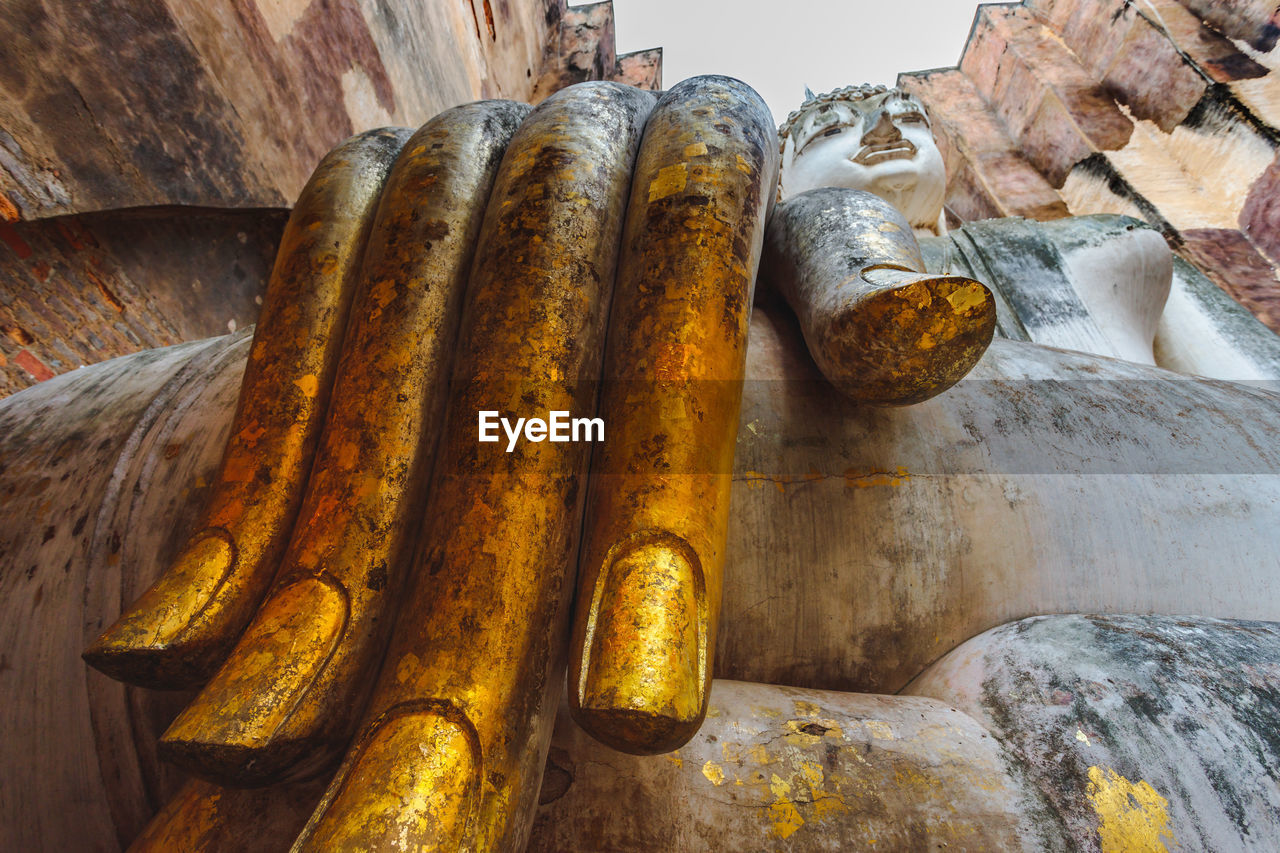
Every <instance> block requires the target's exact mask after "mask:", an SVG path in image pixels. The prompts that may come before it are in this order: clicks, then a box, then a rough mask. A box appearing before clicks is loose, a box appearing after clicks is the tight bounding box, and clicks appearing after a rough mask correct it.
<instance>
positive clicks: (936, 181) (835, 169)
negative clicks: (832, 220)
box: [778, 84, 947, 233]
mask: <svg viewBox="0 0 1280 853" xmlns="http://www.w3.org/2000/svg"><path fill="white" fill-rule="evenodd" d="M778 135H779V136H780V137H781V142H782V186H781V193H780V195H781V197H782V198H783V199H786V198H789V197H791V196H794V195H798V194H800V193H802V192H805V191H807V190H812V189H817V188H818V187H849V188H850V189H857V190H868V191H870V192H873V193H875V194H876V195H878V196H880V197H881V198H883V199H885V200H886V201H888V202H890V203H891V204H893V205H894V206H895V207H897V208H898V209H899V210H901V211H902V213H903V214H904V215H905V216H906V217H907V220H908V221H909V222H910V223H911V225H912V227H914V228H916V229H917V230H928V231H933V232H935V233H941V230H942V229H941V228H940V226H939V222H940V221H941V213H942V201H943V196H944V195H945V193H946V188H947V173H946V167H945V166H944V165H943V162H942V154H941V153H940V152H939V151H938V145H937V143H936V142H935V141H934V139H933V131H932V130H931V129H930V125H929V117H928V115H927V114H926V113H925V110H924V105H923V104H921V103H920V101H919V100H917V99H916V98H915V97H914V96H912V95H908V94H907V93H906V92H903V91H902V90H901V89H889V88H886V87H885V86H871V85H866V84H864V85H862V86H849V87H847V88H844V89H837V90H836V91H834V92H828V93H827V94H825V95H816V96H811V97H809V98H808V100H806V101H805V102H804V103H803V104H801V105H800V109H798V110H796V111H795V112H793V113H792V114H791V115H790V116H789V117H788V118H787V121H786V123H785V124H783V125H782V127H780V128H778Z"/></svg>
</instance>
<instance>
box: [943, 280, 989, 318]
mask: <svg viewBox="0 0 1280 853" xmlns="http://www.w3.org/2000/svg"><path fill="white" fill-rule="evenodd" d="M947 301H948V302H950V303H951V310H952V311H954V312H956V313H957V314H963V313H964V312H966V311H971V310H973V309H974V308H981V307H982V306H983V305H985V304H986V302H987V295H986V294H985V293H983V291H982V288H981V287H979V286H978V285H976V284H970V285H967V286H965V287H958V288H956V289H955V290H953V291H952V292H950V293H948V294H947Z"/></svg>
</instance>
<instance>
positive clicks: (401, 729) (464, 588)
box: [294, 83, 653, 853]
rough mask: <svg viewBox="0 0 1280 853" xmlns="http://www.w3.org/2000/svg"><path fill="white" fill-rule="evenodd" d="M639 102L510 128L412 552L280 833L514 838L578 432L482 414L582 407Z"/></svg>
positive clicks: (591, 384)
mask: <svg viewBox="0 0 1280 853" xmlns="http://www.w3.org/2000/svg"><path fill="white" fill-rule="evenodd" d="M652 104H653V96H652V95H651V94H648V93H645V92H642V91H640V90H638V89H634V88H631V87H627V86H620V85H617V84H613V83H586V84H581V85H578V86H572V87H570V88H567V89H563V90H561V91H560V92H557V93H556V94H554V95H552V96H551V97H550V98H548V99H547V100H546V101H544V102H543V103H542V104H541V105H539V106H538V107H537V108H536V109H535V110H534V111H533V113H532V114H530V116H529V118H528V119H527V120H526V121H525V123H524V124H523V125H522V126H521V128H520V129H519V130H518V131H517V132H516V134H515V136H514V137H513V138H512V141H511V143H510V145H509V146H508V149H507V154H506V157H505V158H504V160H503V163H502V166H501V168H500V169H499V172H498V177H497V179H496V181H495V184H494V190H493V195H492V197H491V199H490V201H489V207H488V210H487V211H486V214H485V222H484V226H483V228H482V229H481V235H480V239H479V243H478V245H477V249H476V259H475V264H474V268H473V273H472V277H471V282H470V286H469V289H468V293H467V308H466V310H465V311H464V314H463V324H462V328H461V331H460V333H459V351H458V360H457V362H456V364H455V369H454V383H453V387H452V389H451V392H450V395H449V406H448V420H447V424H448V426H447V430H446V433H445V437H444V440H443V442H444V443H443V446H442V449H441V455H440V463H439V465H438V466H437V467H436V472H435V475H434V476H433V482H432V487H431V495H430V498H429V500H428V506H427V524H428V533H427V535H428V536H429V544H430V552H429V557H428V560H427V564H426V565H424V566H422V567H420V569H419V571H418V573H417V575H416V577H415V578H414V580H413V584H414V586H413V590H412V592H411V593H410V594H409V596H408V598H407V600H406V602H405V606H404V608H403V609H402V611H401V616H400V619H399V622H398V623H397V627H396V631H395V634H394V638H393V640H392V644H391V650H390V652H389V653H388V655H387V658H386V662H385V663H384V665H383V669H382V674H381V676H380V677H379V681H378V685H377V688H376V689H375V691H374V695H373V699H372V701H371V703H370V706H369V710H368V712H367V713H366V715H365V724H364V725H363V726H362V731H361V734H360V735H359V736H358V737H357V739H356V741H355V742H354V744H353V745H352V747H351V748H350V750H349V751H348V753H347V759H346V761H345V763H344V764H343V766H342V767H341V768H340V769H339V771H338V774H337V776H336V777H335V779H334V782H333V784H332V786H331V787H330V789H329V791H328V793H327V794H326V798H325V801H324V802H323V803H322V804H321V807H320V808H319V809H318V810H317V811H316V813H315V815H314V816H313V817H312V820H311V822H310V823H309V824H308V826H307V829H306V830H305V831H304V833H303V835H302V836H301V838H300V839H299V840H298V842H297V844H296V845H295V847H294V849H295V850H298V851H302V850H311V851H329V850H348V849H352V850H355V849H359V850H367V849H384V848H387V849H389V848H390V847H392V846H394V845H398V848H397V849H409V850H441V851H449V852H450V853H453V851H458V850H486V851H488V850H520V849H522V848H523V844H524V840H525V839H526V838H527V836H528V831H529V821H530V820H531V817H532V816H531V811H532V808H533V806H534V805H536V797H537V792H538V783H539V780H540V779H541V775H542V770H543V767H544V764H545V760H546V753H547V749H548V748H549V743H550V734H551V724H552V721H553V719H554V716H555V712H556V707H557V704H558V701H557V700H558V696H559V692H560V690H561V689H562V678H563V666H564V643H565V634H566V628H567V608H568V600H569V596H570V593H571V592H572V577H573V574H572V568H573V565H574V560H575V558H576V548H577V544H578V537H579V534H580V532H581V511H582V503H583V498H584V496H585V491H586V490H585V488H580V486H581V485H582V479H583V477H584V476H585V471H584V468H585V464H586V460H587V451H588V449H589V445H587V444H584V443H581V442H579V443H572V442H552V441H547V440H541V441H532V440H526V441H517V442H514V443H513V444H511V445H508V443H507V442H506V441H497V442H493V443H486V442H480V441H478V434H477V420H478V413H479V412H482V411H487V410H493V411H497V412H501V413H502V415H503V416H505V417H508V418H512V419H514V418H515V417H539V418H546V417H548V414H549V413H550V412H552V411H567V412H571V413H573V414H574V415H582V416H589V415H591V414H592V413H593V412H594V408H595V396H596V385H597V382H598V379H599V372H600V365H601V358H602V353H603V338H604V327H605V318H606V316H607V312H608V305H609V298H610V294H611V291H612V289H613V280H614V270H615V265H616V260H617V251H618V239H619V235H620V233H621V228H622V218H623V213H624V207H625V202H626V196H627V189H628V187H629V185H630V176H631V166H632V163H633V161H634V156H635V151H636V149H637V148H638V146H639V139H640V134H641V130H642V128H643V124H644V119H645V116H646V115H647V113H648V111H649V109H650V107H651V106H652ZM528 434H529V433H528V432H526V435H528ZM544 439H545V436H544ZM508 447H510V449H509V450H508Z"/></svg>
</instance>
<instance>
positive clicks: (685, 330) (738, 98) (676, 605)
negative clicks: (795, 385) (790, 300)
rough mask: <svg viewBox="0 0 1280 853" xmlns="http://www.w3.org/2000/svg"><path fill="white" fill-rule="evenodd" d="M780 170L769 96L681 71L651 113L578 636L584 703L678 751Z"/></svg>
mask: <svg viewBox="0 0 1280 853" xmlns="http://www.w3.org/2000/svg"><path fill="white" fill-rule="evenodd" d="M777 172H778V151H777V142H776V140H775V136H774V130H773V126H772V120H771V117H770V113H769V110H768V108H767V107H766V106H765V103H764V101H763V100H761V98H760V96H759V95H757V94H756V93H755V92H754V91H753V90H752V89H751V88H750V87H749V86H747V85H746V84H744V83H741V82H739V81H737V80H733V79H731V78H727V77H698V78H694V79H691V80H686V81H684V82H683V83H680V84H679V85H677V86H675V87H674V88H673V89H672V90H671V91H670V92H669V93H668V94H667V95H665V96H664V97H663V99H662V100H661V101H660V102H659V104H658V106H657V107H656V108H655V109H654V112H653V115H652V116H651V117H650V119H649V124H648V126H647V128H646V129H645V137H644V143H643V144H642V146H641V148H640V155H639V158H638V160H637V164H636V173H635V177H634V180H633V183H632V190H631V202H630V206H629V209H628V211H627V222H626V229H625V232H624V237H623V251H622V258H621V260H620V261H619V266H618V286H617V290H616V292H615V296H614V306H613V314H612V317H611V319H610V324H609V329H610V331H609V345H608V353H607V356H606V363H605V384H604V389H603V392H602V401H601V414H602V415H603V417H604V419H605V422H606V423H607V424H609V425H610V427H611V428H612V430H613V432H612V434H611V436H610V439H609V441H608V442H607V443H606V444H605V445H604V447H603V453H598V454H597V456H596V458H595V459H594V460H593V462H592V474H591V492H590V498H589V500H588V506H589V511H588V518H587V525H586V534H585V537H584V543H585V544H584V548H583V555H582V560H581V561H580V564H579V578H578V604H577V608H576V611H575V613H574V623H573V640H572V643H571V645H570V649H571V657H570V671H569V699H570V708H571V710H572V712H573V716H574V719H575V720H577V721H578V723H579V724H580V725H581V726H582V727H583V728H585V729H586V730H587V731H588V732H590V733H591V734H592V735H593V736H594V737H596V738H597V739H599V740H601V741H603V742H604V743H606V744H608V745H609V746H612V747H614V748H615V749H620V750H625V751H628V752H641V753H652V752H666V751H669V750H672V749H675V748H677V747H679V746H680V745H682V744H683V743H684V742H685V741H686V740H688V739H689V738H690V737H692V736H693V734H694V732H696V731H697V729H698V726H699V725H700V724H701V722H702V718H703V716H704V715H705V714H706V708H707V695H708V690H709V688H710V684H711V674H712V655H713V650H714V648H715V634H716V623H717V621H718V618H719V611H720V592H721V578H722V576H723V569H724V551H725V541H726V537H727V534H728V519H729V487H730V483H731V480H732V473H733V451H734V445H735V441H736V437H737V433H738V410H739V408H740V405H741V401H742V377H743V371H744V369H745V363H746V341H747V324H748V320H749V319H750V316H751V299H752V286H753V285H754V282H755V275H756V268H757V266H758V265H759V261H760V250H761V243H762V241H763V239H764V222H765V215H766V213H767V210H768V207H769V202H770V199H771V198H772V196H773V193H774V187H775V184H776V181H777Z"/></svg>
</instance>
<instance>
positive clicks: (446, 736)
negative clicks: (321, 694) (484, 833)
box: [294, 711, 480, 851]
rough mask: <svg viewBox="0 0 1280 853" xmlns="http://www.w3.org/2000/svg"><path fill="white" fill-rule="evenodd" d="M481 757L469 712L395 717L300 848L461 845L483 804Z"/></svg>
mask: <svg viewBox="0 0 1280 853" xmlns="http://www.w3.org/2000/svg"><path fill="white" fill-rule="evenodd" d="M479 758H480V756H479V742H478V740H477V738H476V735H475V731H474V729H473V728H471V726H470V724H469V723H467V722H466V721H465V718H464V719H460V720H454V719H450V717H448V716H445V715H444V714H441V713H438V712H434V711H416V712H410V713H405V714H402V715H400V716H397V717H395V718H393V719H390V720H388V721H387V722H385V723H383V724H382V725H381V726H380V727H379V728H378V729H377V731H376V732H375V733H374V734H373V736H372V737H371V738H370V739H369V740H368V741H367V742H366V745H365V746H364V748H363V749H362V750H361V752H360V755H359V758H357V759H356V761H355V764H354V765H353V766H352V767H351V768H350V770H349V771H348V772H347V773H346V775H345V776H344V777H343V779H342V781H341V782H340V783H339V784H340V785H341V787H340V789H339V790H338V793H337V796H336V797H335V798H334V800H333V802H332V803H330V804H329V806H328V808H326V809H325V811H324V814H323V815H322V816H321V817H320V818H319V821H318V822H317V823H316V824H315V825H314V829H313V830H311V831H310V832H308V833H307V834H306V835H305V836H304V837H303V838H301V839H299V842H298V844H297V845H296V846H295V847H294V849H295V850H317V851H328V850H439V851H455V850H460V849H462V846H463V842H464V841H465V840H466V831H467V824H468V822H469V819H470V817H471V814H472V812H473V811H474V809H475V808H476V806H477V805H478V800H479V794H480V785H479V769H480V760H479Z"/></svg>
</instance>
